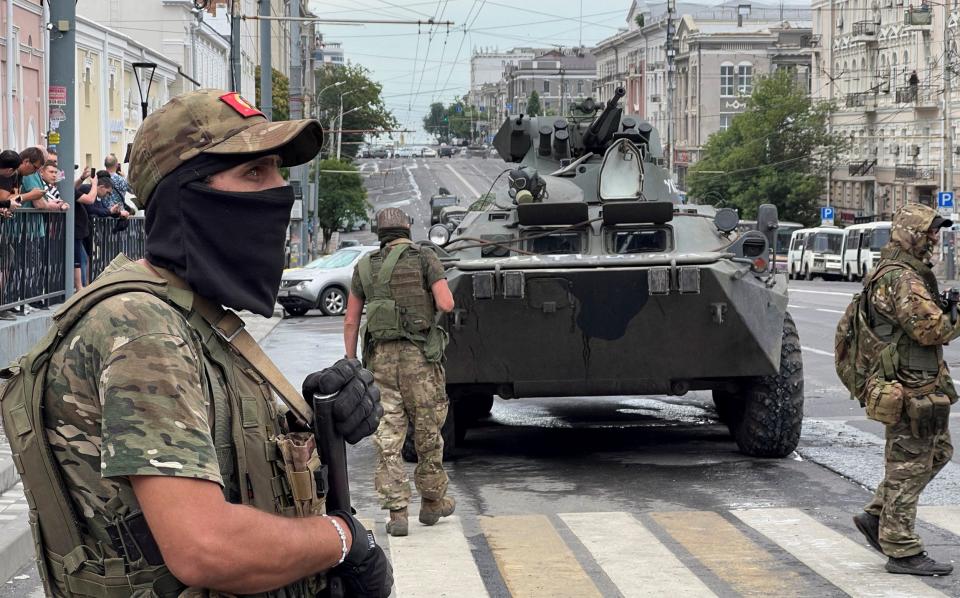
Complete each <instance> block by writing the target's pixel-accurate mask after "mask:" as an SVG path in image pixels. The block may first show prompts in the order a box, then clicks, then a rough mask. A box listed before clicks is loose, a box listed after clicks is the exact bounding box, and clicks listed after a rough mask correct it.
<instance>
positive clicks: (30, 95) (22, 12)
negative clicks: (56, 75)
mask: <svg viewBox="0 0 960 598" xmlns="http://www.w3.org/2000/svg"><path fill="white" fill-rule="evenodd" d="M47 11H48V7H47V6H44V5H43V4H42V3H41V2H40V0H16V1H14V0H3V1H0V15H2V24H3V27H2V29H0V40H2V45H3V49H2V55H0V81H2V88H3V99H2V106H3V112H2V117H0V130H2V142H0V143H2V145H3V147H5V148H13V149H17V150H20V149H23V148H25V147H27V146H31V145H44V144H45V137H46V134H47V68H46V56H47V47H48V44H47V29H46V27H44V24H45V23H46V22H47V20H48V19H47V18H46V15H47ZM11 16H12V19H11ZM10 31H12V33H13V35H12V40H11V39H10V37H9V34H8V32H10Z"/></svg>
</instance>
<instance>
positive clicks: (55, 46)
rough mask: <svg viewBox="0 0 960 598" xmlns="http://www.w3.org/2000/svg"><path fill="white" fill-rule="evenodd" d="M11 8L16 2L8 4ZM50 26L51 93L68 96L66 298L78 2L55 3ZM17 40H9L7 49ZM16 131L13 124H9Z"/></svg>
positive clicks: (64, 124) (61, 147)
mask: <svg viewBox="0 0 960 598" xmlns="http://www.w3.org/2000/svg"><path fill="white" fill-rule="evenodd" d="M7 2H8V5H9V4H13V0H7ZM50 23H51V25H52V26H53V27H52V29H51V35H50V92H53V91H54V89H56V91H57V92H58V94H60V95H61V97H63V96H64V95H65V96H66V100H67V102H66V105H65V106H63V112H64V115H65V118H64V119H63V120H62V121H60V125H59V126H58V128H57V129H56V132H57V133H59V135H60V142H59V143H58V144H57V155H58V156H59V158H60V164H63V166H64V170H66V171H67V172H68V173H70V174H68V176H66V177H64V179H63V180H62V181H60V185H59V186H60V197H62V198H63V200H64V201H66V202H67V203H69V204H70V209H69V210H67V213H66V214H65V217H66V224H64V252H63V254H64V255H63V258H64V286H63V290H64V298H65V299H66V298H69V297H70V296H71V295H73V293H74V290H75V289H74V288H73V239H74V231H73V226H74V224H73V223H74V218H75V214H76V211H77V202H76V201H75V200H74V199H73V173H72V171H71V170H70V169H69V168H68V165H70V164H74V163H75V158H76V147H75V143H76V139H75V136H74V130H75V127H76V125H77V113H76V94H77V74H76V54H77V31H76V26H77V7H76V4H75V3H74V2H51V3H50ZM12 40H13V38H8V40H7V46H8V47H9V46H10V45H11V42H12ZM9 126H10V127H13V122H10V123H9Z"/></svg>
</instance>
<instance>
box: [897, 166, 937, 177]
mask: <svg viewBox="0 0 960 598" xmlns="http://www.w3.org/2000/svg"><path fill="white" fill-rule="evenodd" d="M893 176H894V178H895V179H900V180H905V181H934V180H936V178H937V167H936V166H935V165H933V164H897V165H896V167H895V168H894V175H893Z"/></svg>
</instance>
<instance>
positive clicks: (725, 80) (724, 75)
mask: <svg viewBox="0 0 960 598" xmlns="http://www.w3.org/2000/svg"><path fill="white" fill-rule="evenodd" d="M731 96H733V65H732V64H724V65H721V66H720V97H725V98H726V97H731Z"/></svg>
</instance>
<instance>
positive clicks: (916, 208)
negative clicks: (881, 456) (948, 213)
mask: <svg viewBox="0 0 960 598" xmlns="http://www.w3.org/2000/svg"><path fill="white" fill-rule="evenodd" d="M944 226H953V222H952V221H950V220H947V219H946V218H944V217H942V216H940V215H939V214H937V211H936V210H934V209H933V208H931V207H930V206H925V205H923V204H919V203H909V204H906V205H904V206H901V207H900V208H899V209H898V210H897V211H896V213H895V214H894V215H893V223H892V225H891V227H890V228H891V230H890V240H891V242H892V243H893V244H894V245H899V246H900V247H901V248H902V249H904V250H906V251H907V252H909V253H910V254H911V255H913V256H914V257H917V258H920V259H926V258H927V257H929V254H930V252H931V251H932V250H933V247H932V246H931V243H930V240H929V238H928V237H927V232H928V231H930V230H934V229H939V228H941V227H944Z"/></svg>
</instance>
